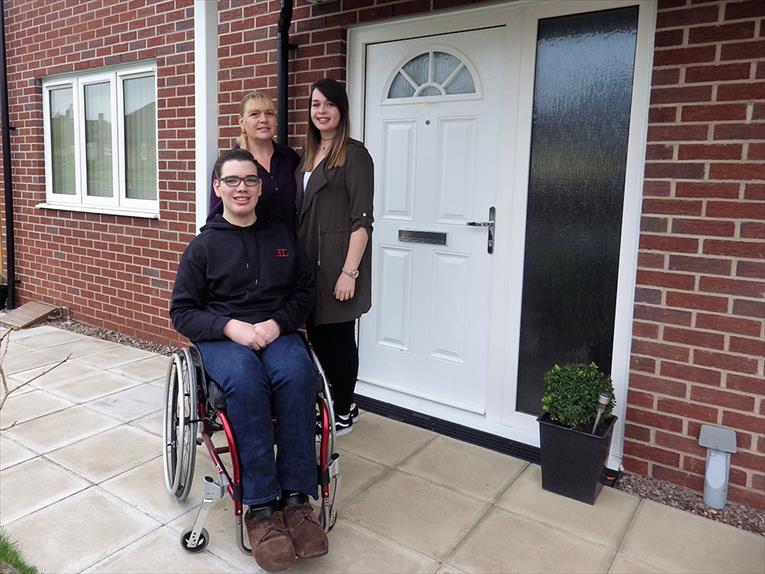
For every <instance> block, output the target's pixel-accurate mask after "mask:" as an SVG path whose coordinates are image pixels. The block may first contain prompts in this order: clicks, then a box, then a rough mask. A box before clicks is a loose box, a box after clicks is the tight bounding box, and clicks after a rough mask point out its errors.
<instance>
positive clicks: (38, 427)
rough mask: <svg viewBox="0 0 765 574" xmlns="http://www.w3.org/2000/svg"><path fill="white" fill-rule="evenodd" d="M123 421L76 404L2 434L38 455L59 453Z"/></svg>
mask: <svg viewBox="0 0 765 574" xmlns="http://www.w3.org/2000/svg"><path fill="white" fill-rule="evenodd" d="M118 424H120V422H119V421H118V420H116V419H114V418H113V417H109V416H105V415H102V414H100V413H97V412H95V411H93V410H90V409H89V408H87V407H86V406H83V405H77V406H74V407H69V408H68V409H64V410H62V411H57V412H55V413H51V414H49V415H45V416H43V417H40V418H37V419H34V420H31V421H27V422H25V423H21V424H20V425H16V426H15V427H13V428H11V429H9V430H7V431H3V432H6V433H8V436H9V437H10V438H12V439H13V440H15V441H16V442H18V443H21V444H23V445H24V446H26V447H28V448H31V449H32V450H34V451H36V452H39V453H46V452H50V451H52V450H56V449H58V448H61V447H63V446H66V445H68V444H72V443H73V442H77V441H78V440H82V439H84V438H87V437H89V436H93V435H94V434H98V433H99V432H101V431H105V430H107V429H109V428H112V427H114V426H117V425H118Z"/></svg>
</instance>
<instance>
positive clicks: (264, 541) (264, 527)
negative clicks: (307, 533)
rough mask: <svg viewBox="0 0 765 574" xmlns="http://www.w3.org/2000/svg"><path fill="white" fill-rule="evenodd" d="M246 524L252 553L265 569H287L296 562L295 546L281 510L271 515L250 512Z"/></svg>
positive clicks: (245, 520) (246, 517)
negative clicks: (258, 514)
mask: <svg viewBox="0 0 765 574" xmlns="http://www.w3.org/2000/svg"><path fill="white" fill-rule="evenodd" d="M244 524H245V526H247V536H248V537H249V539H250V547H251V548H252V555H253V556H254V557H255V561H256V562H257V563H258V566H260V567H261V568H263V570H268V571H270V572H273V571H277V570H286V569H287V568H289V567H290V566H292V565H293V564H294V563H295V547H294V546H293V545H292V539H291V538H290V535H289V533H288V532H287V528H286V526H285V525H284V516H283V515H282V513H281V511H277V512H274V513H273V515H271V516H253V515H250V513H248V515H246V516H245V518H244Z"/></svg>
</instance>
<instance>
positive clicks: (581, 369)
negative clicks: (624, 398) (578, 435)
mask: <svg viewBox="0 0 765 574" xmlns="http://www.w3.org/2000/svg"><path fill="white" fill-rule="evenodd" d="M601 392H604V393H607V394H608V395H609V396H610V397H611V402H610V403H609V404H608V406H607V407H606V409H605V411H604V412H603V414H602V415H601V417H600V421H601V422H604V421H608V420H609V419H610V418H611V416H612V414H611V413H612V411H613V407H614V405H615V401H614V385H613V382H612V381H611V377H609V376H608V375H606V374H605V373H604V372H602V371H601V370H600V369H599V368H598V366H597V365H596V364H595V363H590V364H589V365H588V364H586V363H572V364H567V365H563V366H562V367H561V366H559V365H555V366H554V367H553V368H552V369H550V370H549V371H547V372H546V373H545V376H544V394H543V395H542V409H543V410H544V411H545V412H546V413H549V415H550V418H551V419H552V420H553V421H556V422H558V423H560V424H561V425H563V426H567V427H569V428H577V429H579V430H582V431H586V432H590V431H591V430H592V425H593V423H594V422H595V417H596V416H597V414H598V395H599V394H600V393H601Z"/></svg>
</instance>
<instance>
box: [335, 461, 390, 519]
mask: <svg viewBox="0 0 765 574" xmlns="http://www.w3.org/2000/svg"><path fill="white" fill-rule="evenodd" d="M339 454H340V459H339V464H340V491H339V492H338V495H337V507H338V508H343V507H345V506H346V505H347V504H348V501H350V500H351V499H353V497H354V496H356V495H357V494H358V493H360V492H363V491H365V490H366V489H367V488H369V486H370V485H371V484H372V483H373V482H375V481H377V480H378V479H379V478H380V477H381V476H383V474H385V473H386V472H390V469H389V468H388V467H386V466H383V465H381V464H379V463H376V462H373V461H371V460H369V459H366V458H362V457H360V456H356V455H355V454H353V453H352V452H346V451H339Z"/></svg>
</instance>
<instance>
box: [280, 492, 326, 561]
mask: <svg viewBox="0 0 765 574" xmlns="http://www.w3.org/2000/svg"><path fill="white" fill-rule="evenodd" d="M283 512H284V523H285V524H286V525H287V530H289V533H290V538H292V544H293V545H294V547H295V553H296V554H297V555H298V558H314V557H316V556H324V555H325V554H326V553H327V551H328V550H329V541H328V540H327V533H326V532H324V529H323V528H322V527H321V524H319V521H318V520H317V518H316V515H315V514H314V512H313V508H311V505H310V504H308V503H307V502H306V503H304V504H294V505H289V506H286V507H285V508H284V511H283Z"/></svg>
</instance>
